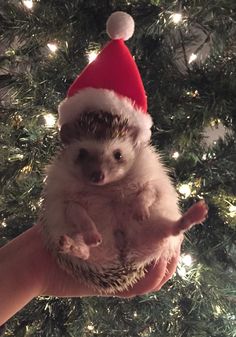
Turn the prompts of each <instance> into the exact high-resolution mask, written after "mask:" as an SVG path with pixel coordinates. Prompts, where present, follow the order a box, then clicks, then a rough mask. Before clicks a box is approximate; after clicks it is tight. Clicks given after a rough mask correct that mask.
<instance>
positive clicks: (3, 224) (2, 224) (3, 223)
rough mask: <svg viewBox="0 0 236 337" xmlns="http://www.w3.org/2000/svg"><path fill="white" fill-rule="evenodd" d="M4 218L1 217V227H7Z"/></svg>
mask: <svg viewBox="0 0 236 337" xmlns="http://www.w3.org/2000/svg"><path fill="white" fill-rule="evenodd" d="M5 220H6V219H3V221H2V223H1V226H2V227H7V224H6V221H5Z"/></svg>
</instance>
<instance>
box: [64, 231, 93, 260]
mask: <svg viewBox="0 0 236 337" xmlns="http://www.w3.org/2000/svg"><path fill="white" fill-rule="evenodd" d="M58 246H59V247H58V251H59V253H62V254H68V255H72V256H75V257H79V258H81V259H83V260H87V259H88V258H89V255H90V249H89V246H88V245H87V244H86V243H85V242H84V238H83V236H82V235H81V234H74V235H71V236H68V235H67V234H65V235H62V236H61V237H60V240H59V243H58Z"/></svg>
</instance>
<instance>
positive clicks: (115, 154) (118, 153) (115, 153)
mask: <svg viewBox="0 0 236 337" xmlns="http://www.w3.org/2000/svg"><path fill="white" fill-rule="evenodd" d="M113 156H114V158H115V160H117V161H119V160H121V159H122V153H121V151H120V150H116V151H114V152H113Z"/></svg>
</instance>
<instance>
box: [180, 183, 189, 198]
mask: <svg viewBox="0 0 236 337" xmlns="http://www.w3.org/2000/svg"><path fill="white" fill-rule="evenodd" d="M178 190H179V193H180V194H182V195H184V196H185V198H187V197H189V196H190V194H191V188H190V185H188V184H183V185H181V186H180V187H179V188H178Z"/></svg>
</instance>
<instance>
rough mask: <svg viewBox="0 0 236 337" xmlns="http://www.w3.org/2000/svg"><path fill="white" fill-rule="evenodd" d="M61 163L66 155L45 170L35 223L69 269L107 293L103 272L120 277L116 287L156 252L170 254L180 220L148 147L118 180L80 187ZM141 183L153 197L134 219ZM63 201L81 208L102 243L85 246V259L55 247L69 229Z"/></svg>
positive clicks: (167, 184)
mask: <svg viewBox="0 0 236 337" xmlns="http://www.w3.org/2000/svg"><path fill="white" fill-rule="evenodd" d="M65 161H66V154H62V155H61V154H60V155H59V156H58V157H56V159H55V160H54V162H53V164H52V165H51V166H50V167H49V168H48V176H47V180H46V187H45V191H44V195H45V200H44V205H43V208H42V213H41V217H40V221H41V222H42V224H43V232H44V234H45V239H46V242H47V245H48V247H49V249H51V250H52V252H53V254H54V255H55V256H56V257H57V259H58V261H59V263H60V264H61V265H62V266H63V268H65V269H66V270H67V271H68V272H69V273H71V274H72V275H74V276H75V277H80V278H81V277H82V278H84V281H86V282H87V283H88V284H90V286H91V287H93V288H96V289H97V290H100V291H105V292H107V293H109V292H112V291H114V285H113V284H112V285H111V286H109V277H108V276H107V274H112V273H113V272H112V271H114V274H116V277H117V278H119V274H120V275H122V276H121V279H122V280H121V281H119V280H117V285H116V290H121V289H124V288H127V287H128V286H129V285H131V284H133V283H134V282H135V281H136V280H137V279H139V278H140V277H142V276H143V274H144V269H145V266H146V265H147V264H148V263H150V262H151V261H152V260H154V259H155V260H158V259H159V257H160V256H162V257H163V256H164V257H165V258H166V259H167V260H168V259H170V258H171V257H172V256H173V255H174V254H175V253H176V250H178V249H179V248H178V247H179V241H180V240H182V235H183V234H182V233H179V235H172V229H173V228H174V226H175V223H176V222H177V221H178V220H179V219H180V218H181V213H180V211H179V207H178V197H177V193H176V191H175V189H174V187H173V185H172V183H171V181H170V178H169V177H168V175H167V172H166V169H165V168H164V166H163V165H162V164H161V162H160V158H159V156H158V154H157V153H156V152H155V151H154V149H153V148H152V147H151V146H145V147H144V148H143V149H142V150H141V151H140V153H139V156H138V158H136V159H135V166H134V167H133V168H132V169H131V170H130V172H129V174H127V176H125V177H124V179H122V180H121V181H119V182H117V183H116V184H108V185H105V186H86V185H84V183H82V182H81V181H79V180H77V179H76V178H75V177H73V176H72V175H71V174H70V173H69V172H68V169H67V165H66V164H65ZM145 185H146V186H147V191H149V189H150V190H152V191H153V192H154V193H155V197H156V200H155V202H154V203H153V204H152V205H151V206H150V208H149V211H150V216H149V217H147V218H146V219H145V220H144V221H140V220H136V219H135V215H138V213H139V212H140V210H141V208H142V205H140V204H139V195H140V193H141V192H140V190H141V191H142V188H143V186H145ZM147 198H148V193H147ZM69 200H73V201H75V202H78V203H79V204H80V205H82V206H83V207H84V208H85V209H86V211H87V212H88V214H89V216H90V217H91V219H92V220H93V221H94V223H95V224H96V227H97V229H98V231H99V233H100V234H101V236H102V243H101V244H100V245H98V246H97V247H91V248H90V256H89V258H88V259H87V260H83V259H80V258H78V257H75V256H70V255H67V254H63V253H61V252H60V251H59V249H58V243H59V241H60V237H61V236H62V235H63V234H65V233H70V232H72V231H73V230H75V229H74V228H73V226H71V224H68V223H66V217H65V209H66V205H67V203H68V201H69ZM147 201H148V200H146V201H145V200H144V202H147ZM78 221H79V219H78ZM119 236H120V238H119ZM92 274H95V275H98V274H101V278H103V277H105V278H106V280H105V284H106V285H105V287H101V283H102V282H99V281H98V282H96V281H94V277H95V276H91V275H92ZM124 274H128V276H127V275H124ZM81 275H82V276H81ZM104 275H105V276H104ZM117 275H118V276H117ZM124 276H125V277H124ZM107 278H108V279H107ZM96 283H97V284H96Z"/></svg>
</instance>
